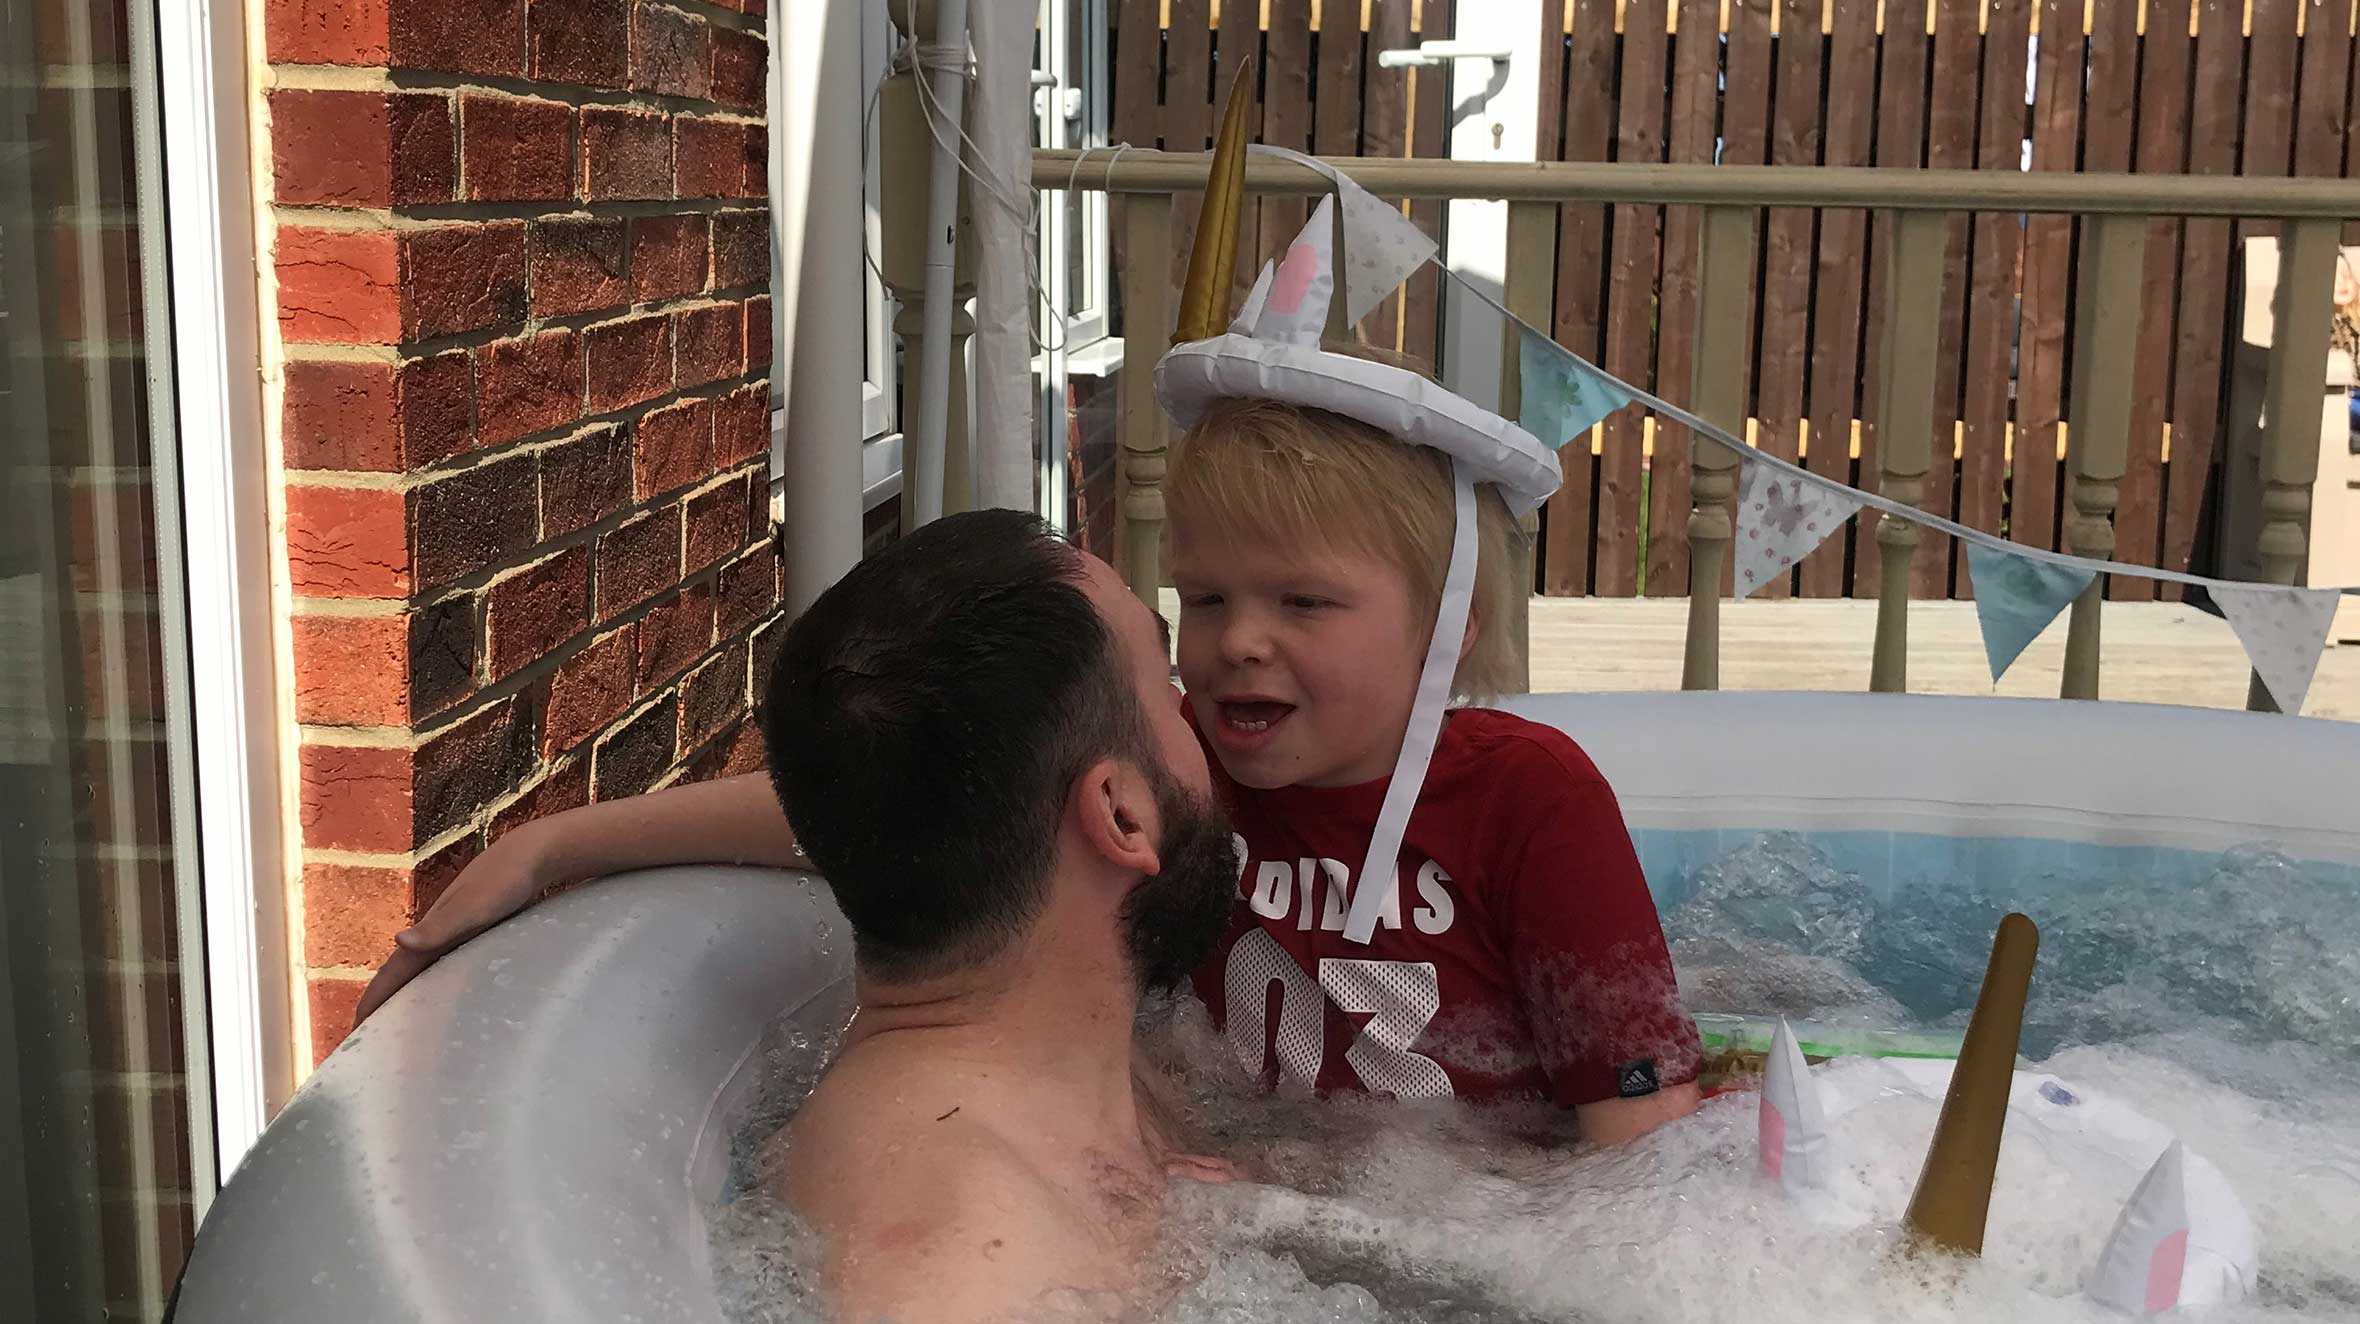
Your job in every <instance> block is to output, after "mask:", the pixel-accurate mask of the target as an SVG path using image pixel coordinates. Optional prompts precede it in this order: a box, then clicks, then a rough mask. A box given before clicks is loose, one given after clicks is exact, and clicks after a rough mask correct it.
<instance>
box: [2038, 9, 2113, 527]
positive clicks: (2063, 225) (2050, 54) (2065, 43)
mask: <svg viewBox="0 0 2360 1324" xmlns="http://www.w3.org/2000/svg"><path fill="white" fill-rule="evenodd" d="M2115 9H2116V10H2117V11H2118V12H2120V13H2122V14H2124V15H2127V16H2128V17H2129V18H2130V20H2131V21H2132V22H2133V23H2134V24H2135V23H2136V22H2137V21H2138V17H2139V14H2138V10H2137V9H2136V8H2135V7H2132V6H2115ZM2081 20H2082V4H2081V0H2046V3H2044V4H2043V5H2042V7H2041V12H2040V58H2039V60H2038V63H2037V66H2036V70H2035V79H2036V81H2035V84H2034V92H2033V106H2034V110H2033V121H2032V168H2033V169H2035V170H2065V171H2070V170H2075V169H2078V168H2079V167H2080V164H2081V160H2080V156H2081V130H2082V103H2081V94H2082V77H2083V75H2082V70H2083V67H2084V63H2085V60H2086V58H2087V56H2088V53H2089V39H2088V38H2087V37H2086V36H2085V35H2084V34H2083V32H2082V22H2081ZM2099 21H2100V22H2101V23H2103V22H2105V21H2106V20H2105V19H2104V18H2101V19H2100V20H2099ZM2092 113H2093V114H2095V113H2096V112H2095V110H2093V112H2092ZM2072 297H2073V218H2072V217H2070V216H2028V217H2026V218H2024V313H2023V330H2022V333H2021V334H2022V336H2023V342H2022V355H2023V358H2022V361H2021V362H2020V363H2019V365H2018V367H2017V370H2016V373H2017V385H2016V443H2015V450H2014V454H2013V456H2012V457H2011V459H2010V461H2009V465H2008V467H2009V470H2010V474H2009V484H2008V536H2009V537H2011V538H2014V539H2015V540H2016V541H2018V542H2023V543H2030V544H2032V545H2033V546H2035V547H2048V548H2054V547H2055V546H2056V545H2057V452H2058V441H2059V440H2060V437H2059V425H2060V423H2061V422H2062V420H2063V419H2064V416H2065V415H2064V410H2065V314H2066V308H2067V305H2068V304H2069V303H2070V302H2071V300H2072Z"/></svg>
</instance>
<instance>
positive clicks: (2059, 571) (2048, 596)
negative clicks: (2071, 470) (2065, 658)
mask: <svg viewBox="0 0 2360 1324" xmlns="http://www.w3.org/2000/svg"><path fill="white" fill-rule="evenodd" d="M1967 573H1969V574H1970V575H1972V576H1974V580H1975V619H1976V620H1977V621H1978V622H1980V623H1981V624H1982V626H1983V652H1984V655H1985V656H1986V657H1987V658H1989V659H1990V662H1991V683H1992V684H1994V685H1997V684H1999V678H2000V677H2002V676H2004V675H2006V674H2008V668H2009V667H2011V666H2013V665H2015V662H2016V659H2017V658H2018V657H2020V656H2022V655H2023V653H2024V650H2025V648H2026V647H2028V646H2029V645H2030V644H2031V643H2032V641H2033V640H2035V639H2037V638H2039V637H2040V632H2041V631H2043V630H2046V629H2047V628H2049V622H2050V621H2053V620H2055V619H2057V613H2058V612H2061V611H2063V610H2065V606H2066V604H2067V603H2070V602H2072V601H2073V600H2074V599H2075V598H2078V597H2080V596H2081V594H2082V590H2083V589H2086V588H2088V587H2089V586H2090V581H2091V580H2093V579H2095V578H2097V575H2098V572H2097V571H2096V570H2094V569H2090V568H2088V567H2086V566H2078V565H2067V564H2064V563H2061V562H2057V561H2050V560H2045V559H2036V558H2034V557H2030V556H2017V555H2015V554H2013V553H2010V552H2005V551H2001V550H2000V549H1999V548H1996V547H1985V546H1984V545H1982V544H1981V543H1972V542H1971V543H1968V544H1967Z"/></svg>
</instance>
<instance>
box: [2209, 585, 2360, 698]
mask: <svg viewBox="0 0 2360 1324" xmlns="http://www.w3.org/2000/svg"><path fill="white" fill-rule="evenodd" d="M2205 591H2206V592H2207V593H2210V594H2211V595H2212V600H2213V602H2214V603H2215V604H2216V605H2218V606H2219V607H2220V609H2221V614H2222V615H2223V616H2226V617H2228V618H2229V628H2231V629H2233V630H2235V631H2237V642H2239V643H2241V644H2244V645H2245V655H2246V656H2247V657H2249V658H2251V659H2253V669H2254V673H2255V674H2256V675H2259V676H2260V677H2261V678H2262V684H2264V685H2266V686H2268V687H2269V690H2270V697H2271V698H2272V699H2275V700H2277V701H2278V711H2280V712H2282V713H2299V712H2301V711H2302V710H2303V699H2304V697H2305V696H2306V695H2308V694H2309V693H2310V692H2311V678H2312V677H2313V676H2315V675H2317V674H2319V653H2320V651H2321V650H2322V649H2324V648H2326V647H2327V627H2328V626H2329V625H2331V624H2333V623H2334V622H2335V608H2336V602H2337V600H2338V599H2339V598H2340V597H2341V596H2342V591H2341V590H2339V589H2332V588H2286V587H2282V586H2280V585H2276V584H2207V585H2205Z"/></svg>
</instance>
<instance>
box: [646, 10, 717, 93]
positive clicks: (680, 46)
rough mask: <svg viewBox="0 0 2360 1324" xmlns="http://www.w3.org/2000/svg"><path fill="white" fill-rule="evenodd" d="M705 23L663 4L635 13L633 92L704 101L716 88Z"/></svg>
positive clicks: (709, 34)
mask: <svg viewBox="0 0 2360 1324" xmlns="http://www.w3.org/2000/svg"><path fill="white" fill-rule="evenodd" d="M712 63H713V38H712V34H711V32H710V30H709V29H708V28H707V27H706V25H705V20H703V19H701V18H698V17H696V16H695V15H694V14H688V13H683V12H682V11H680V10H677V9H671V8H667V7H666V6H663V5H651V4H645V3H642V4H640V5H639V6H638V7H637V8H635V9H633V10H632V11H631V90H632V91H635V92H654V93H656V94H658V95H660V96H672V97H691V98H694V99H696V100H699V101H702V100H704V98H705V95H706V94H707V93H708V92H710V91H711V90H712V87H713V69H712Z"/></svg>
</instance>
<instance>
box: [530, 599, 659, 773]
mask: <svg viewBox="0 0 2360 1324" xmlns="http://www.w3.org/2000/svg"><path fill="white" fill-rule="evenodd" d="M635 634H636V631H635V630H634V629H633V628H632V627H630V626H625V627H623V628H622V629H620V630H616V631H615V632H613V633H612V634H608V635H604V636H602V637H600V638H599V639H597V640H594V641H593V642H592V643H591V644H590V645H589V646H588V647H587V648H584V649H582V650H581V651H580V652H578V653H575V654H574V655H573V656H572V657H569V658H567V659H566V660H565V662H564V664H563V665H561V666H559V667H558V668H557V673H556V674H555V675H553V676H551V677H550V678H549V702H548V707H547V710H546V711H545V712H544V713H543V714H542V718H541V753H542V754H543V756H548V755H551V754H555V753H557V752H559V751H561V750H568V749H572V748H573V747H574V746H576V745H579V744H581V743H582V742H583V741H585V740H587V739H589V738H590V737H592V736H594V735H597V734H598V733H599V732H601V731H603V730H605V729H606V728H607V725H608V724H609V723H611V722H613V721H614V720H615V718H617V717H619V716H621V715H622V712H623V710H624V709H625V708H628V707H630V706H631V697H632V695H633V694H635V693H636V692H637V691H636V688H635V686H634V683H633V678H634V675H635V668H636V667H637V663H638V657H637V654H636V652H635V651H634V648H633V639H634V637H635Z"/></svg>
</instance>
